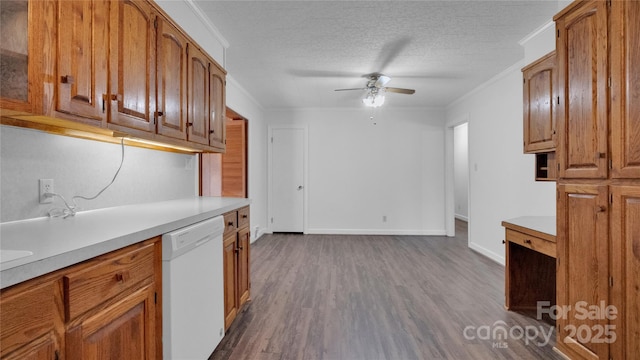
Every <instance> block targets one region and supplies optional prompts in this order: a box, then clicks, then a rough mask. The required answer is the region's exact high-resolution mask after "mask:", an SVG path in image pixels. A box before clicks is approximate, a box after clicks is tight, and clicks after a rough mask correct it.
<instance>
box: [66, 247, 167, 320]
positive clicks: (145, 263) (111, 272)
mask: <svg viewBox="0 0 640 360" xmlns="http://www.w3.org/2000/svg"><path fill="white" fill-rule="evenodd" d="M154 246H155V243H154V244H147V245H144V246H143V247H140V248H137V249H129V250H128V251H126V250H125V251H124V252H117V253H114V254H107V255H105V256H101V257H99V258H96V259H95V260H91V261H92V262H94V261H95V262H97V263H96V264H95V265H93V266H89V267H87V268H84V269H82V270H79V271H76V272H73V273H71V274H68V275H66V276H64V278H63V280H64V294H65V299H66V301H67V304H66V305H67V306H66V309H65V313H66V318H67V320H71V319H73V318H75V317H76V316H78V315H80V314H82V313H84V312H85V311H87V310H90V309H91V308H93V307H95V306H97V305H99V304H100V303H102V302H104V301H106V300H109V299H110V298H112V297H114V296H116V295H118V294H120V293H121V292H123V291H125V290H127V289H128V288H130V287H132V286H134V285H136V284H138V283H140V282H141V281H142V280H144V279H147V278H150V277H152V276H153V275H154V263H153V261H154Z"/></svg>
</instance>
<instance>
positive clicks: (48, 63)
mask: <svg viewBox="0 0 640 360" xmlns="http://www.w3.org/2000/svg"><path fill="white" fill-rule="evenodd" d="M55 9H56V6H55V3H54V2H50V1H27V0H2V6H0V13H1V14H0V16H1V17H2V21H0V63H1V65H0V66H1V67H2V72H1V74H0V108H2V109H9V110H15V111H21V112H27V113H38V114H41V113H43V112H44V111H45V110H46V107H48V106H50V105H51V104H49V103H45V101H43V100H45V94H44V90H45V86H44V82H45V77H53V76H54V72H55V70H54V69H53V65H52V64H53V59H54V57H55V55H56V53H55V51H56V49H55V48H54V47H53V46H52V44H55V41H56V40H55V38H54V36H55V31H53V29H52V26H53V24H55V16H56V13H55V11H56V10H55ZM42 49H47V50H48V51H47V52H46V53H44V52H43V51H42Z"/></svg>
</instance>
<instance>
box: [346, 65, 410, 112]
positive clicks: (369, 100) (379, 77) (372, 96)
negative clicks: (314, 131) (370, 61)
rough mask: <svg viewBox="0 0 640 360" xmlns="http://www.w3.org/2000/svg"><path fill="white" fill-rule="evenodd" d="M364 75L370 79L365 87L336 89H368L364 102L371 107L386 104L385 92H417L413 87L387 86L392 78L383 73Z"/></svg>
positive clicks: (408, 93)
mask: <svg viewBox="0 0 640 360" xmlns="http://www.w3.org/2000/svg"><path fill="white" fill-rule="evenodd" d="M364 77H366V78H367V79H369V80H368V81H367V84H366V85H365V87H363V88H351V89H336V90H335V91H351V90H366V91H367V95H366V97H365V98H364V99H362V102H363V103H364V104H365V105H367V106H371V107H378V106H382V104H384V93H385V92H392V93H398V94H407V95H411V94H413V93H415V92H416V91H415V90H413V89H403V88H396V87H388V86H385V85H386V84H387V83H388V82H389V81H390V80H391V78H390V77H388V76H386V75H383V74H379V73H373V74H369V75H365V76H364Z"/></svg>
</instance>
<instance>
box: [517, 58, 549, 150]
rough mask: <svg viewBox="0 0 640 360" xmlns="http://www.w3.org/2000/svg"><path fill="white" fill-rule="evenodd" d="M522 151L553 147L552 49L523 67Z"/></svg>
mask: <svg viewBox="0 0 640 360" xmlns="http://www.w3.org/2000/svg"><path fill="white" fill-rule="evenodd" d="M522 77H523V86H524V87H523V95H524V99H523V100H524V101H523V112H524V128H523V130H524V131H523V132H524V152H525V153H538V152H549V151H555V148H556V144H555V137H556V128H555V125H556V124H555V114H554V110H555V106H554V99H555V98H556V95H555V88H554V85H555V83H556V82H557V74H556V54H555V51H554V52H552V53H549V54H547V55H545V56H544V57H542V58H540V59H538V60H536V61H535V62H533V63H531V64H530V65H528V66H526V67H524V68H523V69H522Z"/></svg>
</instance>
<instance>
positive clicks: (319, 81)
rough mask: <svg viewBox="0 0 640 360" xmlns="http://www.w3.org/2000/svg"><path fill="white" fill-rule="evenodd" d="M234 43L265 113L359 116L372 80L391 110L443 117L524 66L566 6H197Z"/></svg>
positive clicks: (237, 67)
mask: <svg viewBox="0 0 640 360" xmlns="http://www.w3.org/2000/svg"><path fill="white" fill-rule="evenodd" d="M193 2H194V3H195V4H196V5H197V6H198V7H199V8H200V9H201V10H202V11H203V12H204V13H205V14H206V15H207V16H208V17H209V18H210V19H211V22H212V23H213V24H214V25H215V27H217V28H218V29H219V30H220V32H221V33H222V35H223V36H224V37H225V38H226V40H228V42H229V43H230V46H229V48H228V49H227V52H226V68H227V71H228V72H229V74H230V75H231V76H232V77H233V78H234V79H235V80H236V81H237V82H238V83H239V84H240V85H241V86H242V87H244V88H245V89H246V90H247V91H248V92H249V93H250V94H251V96H253V97H254V98H255V99H256V100H257V101H258V102H259V103H260V105H262V106H263V107H264V108H267V109H269V108H290V107H357V106H362V104H361V103H360V102H359V98H362V96H363V93H364V92H361V91H350V92H335V91H333V90H334V89H338V88H354V87H363V86H364V85H365V84H366V79H365V78H363V77H362V76H363V75H365V74H369V73H373V72H379V73H383V74H385V75H388V76H389V77H391V81H390V82H389V83H388V84H387V86H392V87H403V88H412V89H416V93H415V94H414V95H403V94H387V102H386V104H385V107H395V106H398V107H443V106H446V105H448V104H450V103H451V102H452V101H454V100H456V99H457V98H459V97H460V96H462V95H464V94H466V93H467V92H469V91H471V90H472V89H473V88H475V87H476V86H478V85H480V84H482V83H483V82H485V81H486V80H488V79H490V78H491V77H493V76H495V75H496V74H498V73H500V72H501V71H502V70H504V69H506V68H507V67H509V66H511V65H513V64H515V63H516V62H517V61H519V60H520V59H522V58H523V49H522V47H521V46H520V45H519V44H518V41H519V40H521V39H522V38H523V37H525V36H527V35H528V34H530V33H531V32H532V31H534V30H536V29H537V28H539V27H540V26H541V25H543V24H545V23H546V22H548V21H549V20H551V18H552V17H553V15H554V14H555V13H556V12H557V10H558V3H557V2H556V1H301V0H300V1H268V0H263V1H216V0H214V1H204V0H194V1H193Z"/></svg>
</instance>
